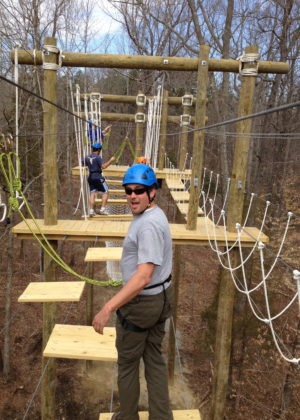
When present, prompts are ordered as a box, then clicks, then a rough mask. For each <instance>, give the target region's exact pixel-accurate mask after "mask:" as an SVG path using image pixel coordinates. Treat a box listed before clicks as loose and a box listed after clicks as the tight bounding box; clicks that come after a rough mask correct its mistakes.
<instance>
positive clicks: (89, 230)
mask: <svg viewBox="0 0 300 420" xmlns="http://www.w3.org/2000/svg"><path fill="white" fill-rule="evenodd" d="M205 219H206V218H205V217H201V218H198V221H197V228H196V230H187V229H186V225H185V224H175V223H170V225H169V226H170V229H171V235H172V239H173V242H174V243H175V244H178V245H207V244H208V237H207V233H206V226H205ZM26 221H27V223H28V225H29V227H30V228H28V226H27V224H26V223H25V221H22V222H20V223H19V224H17V225H15V226H14V227H12V232H13V233H14V234H15V235H16V236H17V237H18V238H20V239H30V240H32V239H33V235H32V233H31V230H32V231H33V232H35V233H36V234H37V235H38V233H39V232H38V229H37V227H36V226H35V224H34V222H33V221H32V220H31V219H27V220H26ZM36 222H37V223H38V226H39V228H40V229H41V230H42V231H43V233H44V234H45V235H46V237H47V238H48V239H54V240H66V241H70V240H71V241H93V242H94V241H95V239H96V238H98V239H99V240H104V241H119V240H120V241H122V240H123V239H124V238H125V235H126V233H127V231H128V227H129V224H130V222H129V221H117V220H105V219H104V217H103V218H101V220H93V219H92V220H90V219H88V220H58V221H57V224H56V225H50V226H46V225H45V224H44V220H42V219H38V220H37V221H36ZM208 229H209V232H210V235H211V238H213V225H212V222H211V221H210V220H208ZM258 234H259V230H258V229H257V228H255V227H247V228H246V232H243V233H242V236H241V241H242V243H243V246H244V247H249V246H250V247H252V246H253V243H254V242H255V241H256V238H257V236H258ZM236 238H237V234H236V232H227V240H228V244H229V245H231V244H233V242H235V241H236ZM216 239H217V241H218V244H219V246H223V245H225V239H224V228H223V227H221V226H220V227H217V228H216ZM260 240H261V241H262V242H265V243H266V242H268V241H269V238H268V237H267V236H266V235H263V234H262V235H261V236H260Z"/></svg>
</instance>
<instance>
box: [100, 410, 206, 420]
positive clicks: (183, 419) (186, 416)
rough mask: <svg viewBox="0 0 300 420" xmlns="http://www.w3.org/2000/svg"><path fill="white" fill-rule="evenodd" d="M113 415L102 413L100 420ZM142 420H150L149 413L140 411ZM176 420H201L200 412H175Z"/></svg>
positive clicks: (107, 418)
mask: <svg viewBox="0 0 300 420" xmlns="http://www.w3.org/2000/svg"><path fill="white" fill-rule="evenodd" d="M112 415H113V413H101V414H100V417H99V420H111V417H112ZM139 417H140V420H148V418H149V415H148V412H147V411H139ZM173 417H174V420H201V416H200V412H199V410H173Z"/></svg>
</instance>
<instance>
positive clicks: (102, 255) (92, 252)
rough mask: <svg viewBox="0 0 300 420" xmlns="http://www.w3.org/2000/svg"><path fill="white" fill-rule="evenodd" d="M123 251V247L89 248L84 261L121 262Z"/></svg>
mask: <svg viewBox="0 0 300 420" xmlns="http://www.w3.org/2000/svg"><path fill="white" fill-rule="evenodd" d="M122 251H123V247H121V246H112V247H93V248H88V250H87V253H86V256H85V258H84V261H85V262H96V261H120V259H121V256H122Z"/></svg>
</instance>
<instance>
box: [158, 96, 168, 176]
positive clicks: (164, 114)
mask: <svg viewBox="0 0 300 420" xmlns="http://www.w3.org/2000/svg"><path fill="white" fill-rule="evenodd" d="M168 98H169V92H168V91H167V89H164V90H163V99H162V110H161V124H160V139H159V156H158V169H160V170H161V169H163V168H164V161H165V153H166V143H167V124H168Z"/></svg>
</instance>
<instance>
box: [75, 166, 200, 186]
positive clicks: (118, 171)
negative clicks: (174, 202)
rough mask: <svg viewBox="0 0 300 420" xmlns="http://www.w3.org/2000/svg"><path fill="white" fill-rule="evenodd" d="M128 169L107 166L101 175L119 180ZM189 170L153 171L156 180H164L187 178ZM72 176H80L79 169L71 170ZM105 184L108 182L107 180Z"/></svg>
mask: <svg viewBox="0 0 300 420" xmlns="http://www.w3.org/2000/svg"><path fill="white" fill-rule="evenodd" d="M128 168H129V166H125V165H124V166H121V165H120V166H119V165H109V167H108V168H106V169H104V170H103V175H104V176H105V177H106V178H107V177H110V176H111V177H119V178H123V176H124V174H125V172H126V171H127V169H128ZM85 172H86V174H88V169H87V168H86V171H85ZM191 173H192V171H191V169H186V170H185V171H180V172H179V171H178V172H175V171H174V169H169V168H164V169H155V174H156V177H157V178H158V179H165V178H166V177H171V178H172V177H174V176H176V175H177V174H178V175H179V176H182V177H184V178H188V177H190V176H191ZM72 175H74V176H79V175H80V168H79V166H75V167H74V168H72ZM107 182H109V180H107Z"/></svg>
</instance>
